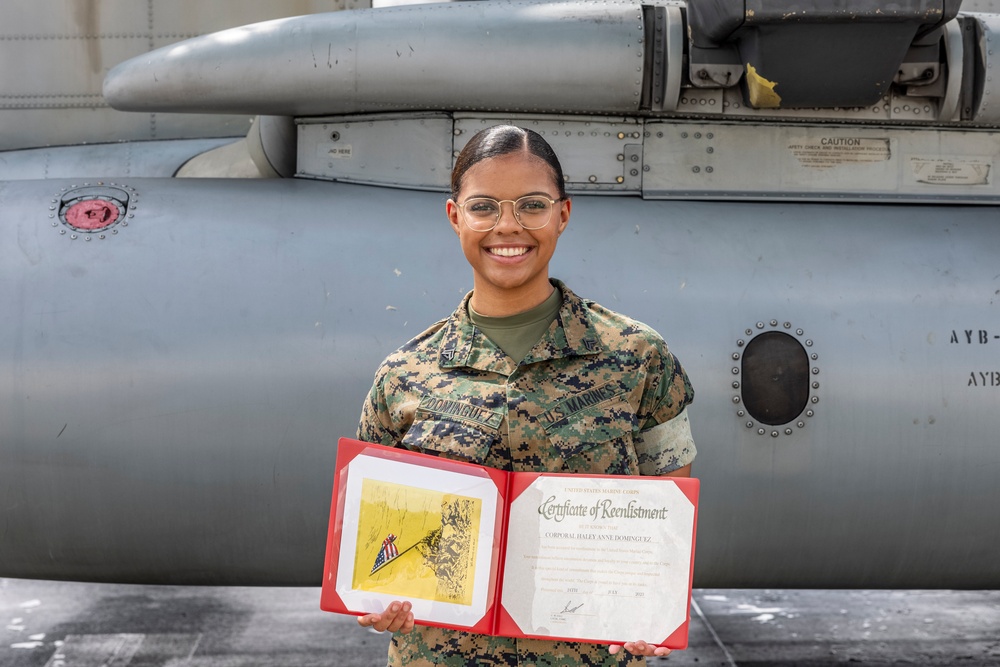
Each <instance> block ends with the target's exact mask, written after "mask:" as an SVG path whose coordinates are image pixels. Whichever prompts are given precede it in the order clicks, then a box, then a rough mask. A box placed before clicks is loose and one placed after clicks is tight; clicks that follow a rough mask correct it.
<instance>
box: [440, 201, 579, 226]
mask: <svg viewBox="0 0 1000 667" xmlns="http://www.w3.org/2000/svg"><path fill="white" fill-rule="evenodd" d="M482 199H485V200H487V201H491V202H495V203H496V205H497V217H496V220H494V221H493V224H492V225H491V226H490V227H488V228H487V229H476V228H475V227H473V226H472V224H471V223H470V222H469V214H468V213H466V212H465V205H466V204H468V203H469V202H470V201H477V200H482ZM522 199H545V200H547V201H548V202H549V204H551V205H552V210H550V211H549V217H548V219H546V221H545V224H544V225H539V226H538V227H528V226H527V225H525V224H524V223H523V222H522V221H521V216H520V215H519V214H518V212H517V202H519V201H521V200H522ZM565 199H566V197H559V198H558V199H552V198H551V197H548V196H543V195H524V196H523V197H518V198H517V199H493V197H469V198H468V199H466V200H465V203H461V204H460V203H459V202H457V201H455V200H454V199H452V200H451V201H452V202H453V203H454V204H455V206H457V207H458V208H460V209H461V210H462V220H463V221H464V222H465V225H466V227H468V228H469V229H471V230H472V231H474V232H480V233H485V232H490V231H493V230H494V229H495V228H496V226H497V225H499V224H500V216H502V215H503V205H504V204H505V203H508V202H509V203H510V206H511V211H512V212H513V213H514V220H515V222H517V224H518V225H520V226H521V229H527V230H528V231H535V230H537V229H545V228H546V227H548V226H549V223H550V222H552V212H553V211H555V205H556V202H561V201H565Z"/></svg>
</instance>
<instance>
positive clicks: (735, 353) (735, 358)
mask: <svg viewBox="0 0 1000 667" xmlns="http://www.w3.org/2000/svg"><path fill="white" fill-rule="evenodd" d="M739 358H740V353H739V352H733V361H736V360H737V359H739Z"/></svg>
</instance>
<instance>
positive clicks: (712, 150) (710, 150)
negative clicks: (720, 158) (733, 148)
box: [705, 146, 715, 153]
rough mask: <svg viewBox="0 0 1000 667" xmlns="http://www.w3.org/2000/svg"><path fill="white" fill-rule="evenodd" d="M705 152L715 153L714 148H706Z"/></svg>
mask: <svg viewBox="0 0 1000 667" xmlns="http://www.w3.org/2000/svg"><path fill="white" fill-rule="evenodd" d="M705 152H706V153H714V152H715V149H714V148H712V147H711V146H709V147H708V148H706V149H705Z"/></svg>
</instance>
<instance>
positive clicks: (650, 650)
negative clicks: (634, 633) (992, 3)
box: [608, 641, 670, 658]
mask: <svg viewBox="0 0 1000 667" xmlns="http://www.w3.org/2000/svg"><path fill="white" fill-rule="evenodd" d="M622 648H624V649H625V650H626V651H628V652H629V653H631V654H632V655H644V656H646V657H647V658H651V657H653V656H668V655H670V649H668V648H667V647H666V646H656V645H655V644H649V643H647V642H644V641H637V642H625V644H611V645H610V646H608V653H610V654H611V655H614V654H615V653H618V651H620V650H621V649H622Z"/></svg>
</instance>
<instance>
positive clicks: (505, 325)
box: [469, 289, 562, 363]
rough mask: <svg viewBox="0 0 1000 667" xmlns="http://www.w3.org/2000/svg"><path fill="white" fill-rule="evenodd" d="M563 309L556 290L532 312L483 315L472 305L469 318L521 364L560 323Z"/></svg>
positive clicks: (560, 298)
mask: <svg viewBox="0 0 1000 667" xmlns="http://www.w3.org/2000/svg"><path fill="white" fill-rule="evenodd" d="M561 306H562V292H560V291H559V290H558V289H553V290H552V294H550V295H549V298H547V299H546V300H545V301H543V302H541V303H540V304H538V305H537V306H535V307H534V308H532V309H531V310H526V311H524V312H523V313H516V314H514V315H509V316H507V317H487V316H486V315H480V314H479V313H477V312H476V311H474V310H473V309H472V304H471V303H470V304H469V318H470V319H471V320H472V323H473V324H475V325H476V328H478V329H479V330H480V331H482V332H483V333H484V334H486V336H487V337H488V338H489V339H490V340H491V341H493V342H494V343H495V344H496V346H497V347H499V348H500V349H501V350H503V351H504V353H505V354H506V355H507V356H508V357H510V358H511V359H513V360H514V361H516V362H517V363H521V360H522V359H524V357H525V355H527V354H528V352H529V351H530V350H531V348H533V347H534V346H535V343H537V342H538V341H539V340H540V339H541V338H542V335H543V334H544V333H545V332H546V330H547V329H548V328H549V325H550V324H552V322H553V321H554V320H555V319H556V315H557V314H558V313H559V308H560V307H561Z"/></svg>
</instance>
